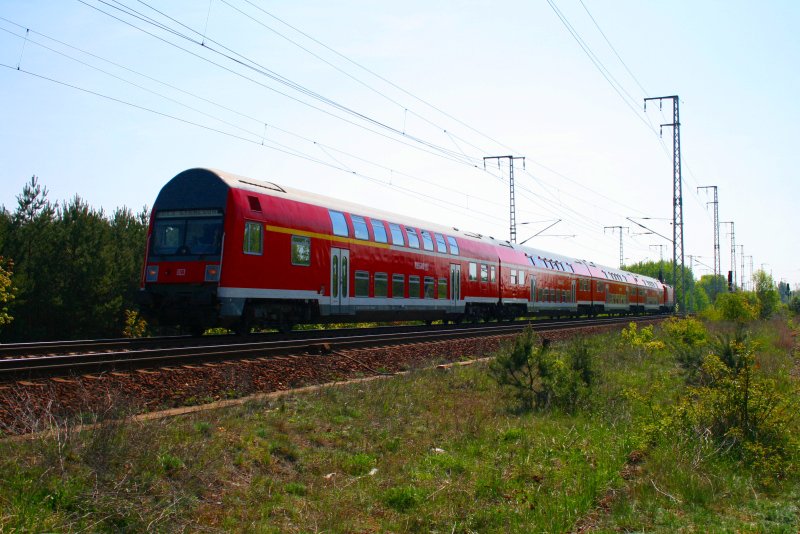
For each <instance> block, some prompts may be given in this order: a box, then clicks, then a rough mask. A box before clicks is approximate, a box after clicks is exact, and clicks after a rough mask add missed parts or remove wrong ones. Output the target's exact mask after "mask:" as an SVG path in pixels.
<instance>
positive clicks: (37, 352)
mask: <svg viewBox="0 0 800 534" xmlns="http://www.w3.org/2000/svg"><path fill="white" fill-rule="evenodd" d="M648 317H651V316H648ZM565 320H568V321H576V320H581V321H592V320H593V319H591V318H588V317H583V318H574V317H572V318H568V319H531V320H526V321H519V322H518V323H519V324H537V325H547V324H558V323H563V322H564V321H565ZM467 326H468V325H467ZM464 327H465V325H453V324H440V325H433V326H427V325H399V326H398V325H392V326H378V327H369V328H364V327H353V328H336V329H320V330H294V331H292V332H289V333H285V334H281V333H278V332H267V333H259V334H250V335H248V336H237V335H236V334H220V335H212V336H201V337H192V336H188V335H176V336H159V337H145V338H109V339H83V340H67V341H41V342H30V343H0V361H2V359H4V358H5V359H14V358H19V357H21V356H26V357H34V356H42V355H50V356H56V355H64V354H76V353H89V352H101V351H115V350H116V351H123V350H143V349H146V348H148V347H149V348H168V347H172V346H174V347H185V346H187V345H196V346H200V345H224V344H230V343H232V342H234V341H233V340H236V339H239V340H243V339H246V340H290V339H303V340H309V339H321V338H325V337H348V336H352V335H357V334H359V333H364V332H371V333H390V332H424V331H429V330H432V329H438V330H456V329H460V328H464Z"/></svg>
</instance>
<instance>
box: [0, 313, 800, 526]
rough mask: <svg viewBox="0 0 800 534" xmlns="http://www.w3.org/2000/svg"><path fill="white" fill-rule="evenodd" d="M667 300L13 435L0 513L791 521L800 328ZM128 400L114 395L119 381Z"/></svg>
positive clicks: (89, 522) (3, 461) (78, 518)
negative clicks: (181, 405)
mask: <svg viewBox="0 0 800 534" xmlns="http://www.w3.org/2000/svg"><path fill="white" fill-rule="evenodd" d="M799 331H800V326H798V324H797V322H795V321H794V320H793V319H791V318H789V317H786V316H781V317H774V318H772V319H771V320H769V321H749V322H745V321H738V322H713V321H704V320H699V319H670V320H668V321H666V322H665V323H662V324H661V325H660V326H655V327H653V326H646V327H641V326H638V327H637V325H635V324H632V325H631V326H629V327H628V328H626V329H625V330H623V331H622V332H620V333H607V334H602V335H596V336H591V337H586V338H583V339H577V340H570V341H552V342H548V341H546V340H544V339H542V338H540V337H538V336H537V335H536V334H534V333H533V332H530V331H529V332H526V333H524V334H523V335H521V336H519V337H518V338H517V339H515V340H513V341H510V342H509V343H508V345H507V346H506V347H505V348H503V349H502V350H501V351H500V352H499V353H498V354H497V355H496V358H494V359H492V360H490V361H488V362H478V363H474V364H473V365H463V366H462V365H455V366H452V367H449V368H437V369H427V370H417V371H412V372H410V373H408V374H405V375H401V376H394V377H391V378H386V379H381V380H373V381H368V382H361V383H355V384H347V385H342V386H339V387H333V386H326V387H322V388H321V389H319V390H316V391H313V392H307V393H303V394H295V395H291V396H287V397H282V398H279V399H272V400H258V401H255V400H251V401H247V402H245V403H244V404H242V405H240V406H238V407H235V408H228V409H224V410H223V409H220V410H215V411H208V412H201V413H197V414H194V415H191V416H183V417H180V418H172V419H162V420H157V421H149V422H142V421H135V420H132V419H130V418H128V417H126V413H127V410H126V407H125V405H124V401H123V400H121V399H123V398H124V395H121V394H115V393H114V392H109V395H108V399H109V404H108V406H107V407H106V408H104V409H101V410H98V409H95V410H93V411H87V413H86V414H85V415H84V418H83V419H84V421H85V422H101V423H105V424H102V425H99V426H96V427H90V428H85V429H80V428H77V427H75V426H73V424H72V423H68V422H66V421H63V420H58V419H56V418H53V419H52V420H51V422H50V426H51V430H52V431H53V432H52V433H51V434H49V435H47V436H39V437H36V438H33V439H32V440H28V441H11V440H6V441H2V442H0V474H1V475H0V495H1V496H2V498H0V530H3V531H81V530H90V531H114V532H118V531H165V532H171V531H184V530H190V531H195V530H203V531H211V532H309V531H315V532H384V531H391V532H448V533H450V532H462V533H467V532H567V531H598V532H608V531H626V532H628V531H637V532H642V531H647V532H673V531H676V530H685V531H698V532H708V531H714V532H717V531H745V532H787V533H788V532H797V531H798V528H799V527H800V508H799V507H798V504H797V503H798V502H800V489H798V488H800V484H798V482H799V481H800V473H798V467H797V466H798V465H800V443H799V442H798V435H800V432H799V431H800V422H799V421H798V417H797V414H798V408H800V406H798V401H799V400H800V391H799V390H798V371H799V370H800V369H799V364H798V355H797V352H796V351H797V344H796V340H797V337H796V336H797V334H798V332H799ZM115 399H118V400H115Z"/></svg>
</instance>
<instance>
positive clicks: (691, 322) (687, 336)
mask: <svg viewBox="0 0 800 534" xmlns="http://www.w3.org/2000/svg"><path fill="white" fill-rule="evenodd" d="M661 329H662V332H663V333H664V337H665V343H666V345H667V346H668V347H669V349H670V350H671V351H672V352H673V353H674V354H675V358H676V359H677V360H678V363H680V364H681V366H682V367H683V368H684V369H686V371H687V373H688V377H689V381H690V382H691V381H692V380H693V379H694V377H695V376H696V374H697V371H698V369H699V368H700V365H701V364H702V361H703V354H704V350H705V347H706V345H707V344H708V331H707V330H706V327H705V325H704V324H703V323H702V322H701V321H699V320H697V319H694V318H692V317H686V318H683V319H679V318H677V317H671V318H669V319H667V320H666V321H664V322H663V323H662V325H661Z"/></svg>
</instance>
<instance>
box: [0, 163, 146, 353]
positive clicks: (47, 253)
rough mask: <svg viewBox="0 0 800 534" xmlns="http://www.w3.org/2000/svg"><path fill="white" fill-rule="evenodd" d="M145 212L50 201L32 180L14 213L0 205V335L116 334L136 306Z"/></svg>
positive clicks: (79, 201) (42, 337) (32, 338)
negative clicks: (128, 312) (95, 207)
mask: <svg viewBox="0 0 800 534" xmlns="http://www.w3.org/2000/svg"><path fill="white" fill-rule="evenodd" d="M147 217H148V213H147V210H145V209H142V211H141V212H139V213H137V214H134V213H133V212H131V210H129V209H128V208H118V209H116V210H115V211H114V212H113V213H110V214H108V213H105V212H103V211H102V210H95V209H93V208H91V207H90V206H89V205H88V204H87V203H86V201H84V200H83V199H81V198H80V197H78V196H75V197H74V198H73V199H71V200H69V201H65V202H57V203H53V202H51V201H50V200H49V198H48V191H47V188H46V187H44V186H43V185H42V184H41V183H39V180H38V178H37V177H35V176H34V177H33V178H31V179H30V181H29V182H28V183H27V184H25V186H24V188H23V190H22V193H20V194H19V195H18V196H17V206H16V208H15V209H13V211H10V210H8V209H6V208H5V207H0V341H38V340H53V339H79V338H100V337H119V336H121V335H122V334H123V330H124V329H125V327H126V310H129V311H132V310H134V309H135V307H136V305H135V302H134V297H135V293H136V290H137V286H138V283H139V277H140V274H141V265H142V263H141V262H142V258H143V256H144V247H145V241H146V236H147ZM3 258H4V259H3ZM12 297H13V298H12ZM12 319H13V320H12Z"/></svg>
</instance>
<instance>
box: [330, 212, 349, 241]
mask: <svg viewBox="0 0 800 534" xmlns="http://www.w3.org/2000/svg"><path fill="white" fill-rule="evenodd" d="M328 213H329V214H330V216H331V224H332V225H333V235H339V236H342V237H349V236H350V232H349V230H348V229H347V220H346V219H345V218H344V213H342V212H340V211H333V210H328Z"/></svg>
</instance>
